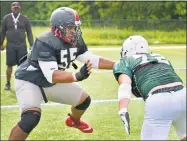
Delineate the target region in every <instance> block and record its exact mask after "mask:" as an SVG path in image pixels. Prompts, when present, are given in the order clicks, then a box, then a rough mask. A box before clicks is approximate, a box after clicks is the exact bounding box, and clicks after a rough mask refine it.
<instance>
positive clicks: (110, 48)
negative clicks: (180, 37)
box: [88, 46, 186, 51]
mask: <svg viewBox="0 0 187 141" xmlns="http://www.w3.org/2000/svg"><path fill="white" fill-rule="evenodd" d="M184 48H186V46H169V47H167V46H157V47H156V46H154V47H150V48H149V49H153V50H157V49H184ZM88 50H95V51H114V50H121V47H113V48H112V47H109V48H107V47H106V48H103V47H102V48H88Z"/></svg>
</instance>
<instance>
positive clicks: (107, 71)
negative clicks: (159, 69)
mask: <svg viewBox="0 0 187 141" xmlns="http://www.w3.org/2000/svg"><path fill="white" fill-rule="evenodd" d="M175 70H176V71H181V70H182V71H185V70H186V68H175ZM111 72H112V70H93V73H111ZM1 77H6V75H5V74H1Z"/></svg>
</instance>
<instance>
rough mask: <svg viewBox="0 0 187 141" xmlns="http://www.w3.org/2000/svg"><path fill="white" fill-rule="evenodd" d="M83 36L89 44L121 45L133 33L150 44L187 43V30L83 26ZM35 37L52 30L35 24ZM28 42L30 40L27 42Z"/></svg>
mask: <svg viewBox="0 0 187 141" xmlns="http://www.w3.org/2000/svg"><path fill="white" fill-rule="evenodd" d="M81 29H82V33H83V38H84V40H85V42H86V44H87V45H93V46H98V45H102V46H104V45H107V46H115V45H121V44H122V43H123V41H124V39H125V38H127V37H129V36H131V35H142V36H144V37H145V38H146V39H147V40H148V42H149V44H162V45H163V44H186V31H185V30H178V31H175V30H173V31H170V32H168V31H159V30H147V31H146V30H145V31H135V30H132V29H125V28H124V29H117V28H112V27H111V28H84V27H82V28H81ZM32 30H33V35H34V38H35V37H36V36H38V35H40V34H42V33H43V32H45V31H47V30H50V29H49V27H36V26H33V28H32ZM5 43H6V41H5ZM27 44H28V42H27Z"/></svg>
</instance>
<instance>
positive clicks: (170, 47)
mask: <svg viewBox="0 0 187 141" xmlns="http://www.w3.org/2000/svg"><path fill="white" fill-rule="evenodd" d="M184 48H186V46H150V49H153V50H157V49H184ZM88 49H89V50H96V51H101V50H104V51H112V50H121V47H120V46H117V47H106V48H104V47H98V48H97V47H96V48H89V47H88ZM1 52H2V53H4V52H6V50H3V51H1Z"/></svg>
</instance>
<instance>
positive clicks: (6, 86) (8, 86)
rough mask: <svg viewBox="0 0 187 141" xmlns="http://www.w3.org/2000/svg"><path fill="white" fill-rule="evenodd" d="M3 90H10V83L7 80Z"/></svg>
mask: <svg viewBox="0 0 187 141" xmlns="http://www.w3.org/2000/svg"><path fill="white" fill-rule="evenodd" d="M4 90H10V83H9V82H7V83H6V85H5V88H4Z"/></svg>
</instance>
